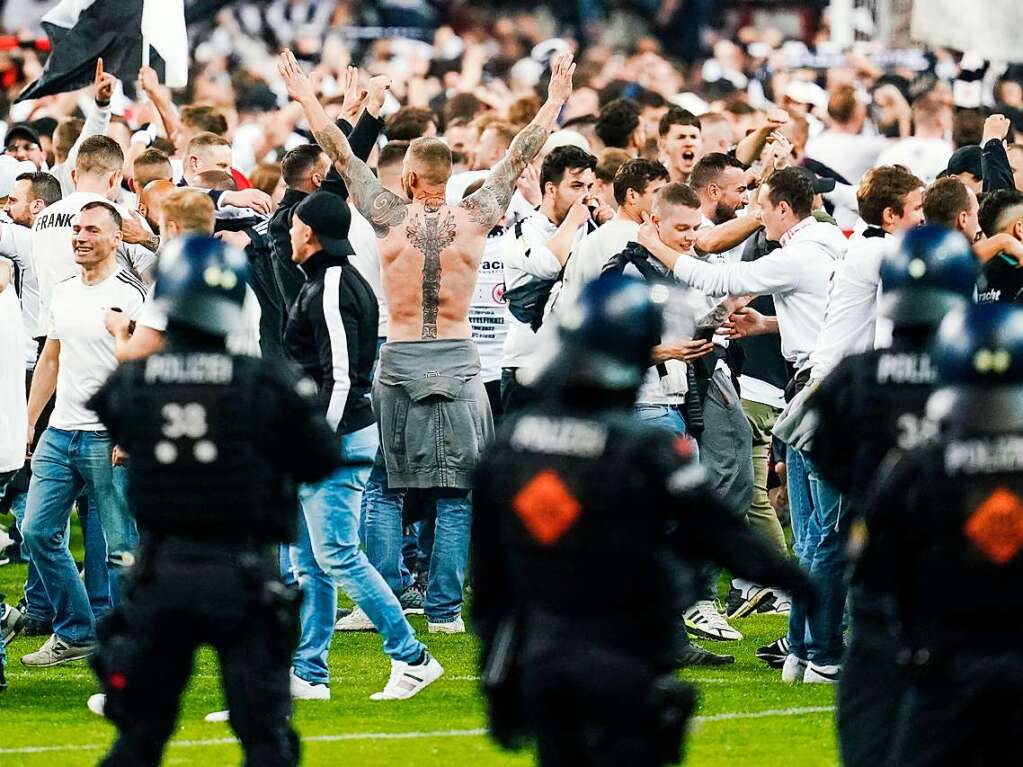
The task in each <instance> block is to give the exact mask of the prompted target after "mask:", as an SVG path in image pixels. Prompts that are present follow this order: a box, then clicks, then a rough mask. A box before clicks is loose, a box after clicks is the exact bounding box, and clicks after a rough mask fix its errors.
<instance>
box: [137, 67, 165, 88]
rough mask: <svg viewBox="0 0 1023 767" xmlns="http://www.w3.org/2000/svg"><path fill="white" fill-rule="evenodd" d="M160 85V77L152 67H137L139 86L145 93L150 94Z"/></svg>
mask: <svg viewBox="0 0 1023 767" xmlns="http://www.w3.org/2000/svg"><path fill="white" fill-rule="evenodd" d="M159 87H160V77H159V75H157V74H156V70H155V69H153V68H152V67H140V68H139V88H141V89H142V90H143V91H144V92H145V93H147V94H152V93H154V92H155V91H156V89H157V88H159Z"/></svg>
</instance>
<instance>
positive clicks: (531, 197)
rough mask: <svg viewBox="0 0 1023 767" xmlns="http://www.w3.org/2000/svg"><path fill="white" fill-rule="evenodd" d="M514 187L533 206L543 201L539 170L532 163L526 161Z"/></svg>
mask: <svg viewBox="0 0 1023 767" xmlns="http://www.w3.org/2000/svg"><path fill="white" fill-rule="evenodd" d="M515 188H516V189H518V190H519V192H520V193H521V194H522V196H523V197H524V198H525V199H526V202H528V203H529V204H530V205H532V206H533V207H534V208H535V207H536V206H537V205H539V204H540V203H541V202H543V195H542V194H541V192H540V172H539V171H538V170H537V169H536V166H535V165H533V163H528V164H527V165H526V167H525V170H523V171H522V174H521V175H520V176H519V177H518V180H516V182H515Z"/></svg>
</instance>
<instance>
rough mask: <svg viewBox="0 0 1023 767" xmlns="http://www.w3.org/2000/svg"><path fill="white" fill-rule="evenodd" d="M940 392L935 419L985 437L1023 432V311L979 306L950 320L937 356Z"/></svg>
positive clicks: (932, 404)
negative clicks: (963, 426)
mask: <svg viewBox="0 0 1023 767" xmlns="http://www.w3.org/2000/svg"><path fill="white" fill-rule="evenodd" d="M931 362H932V364H933V365H934V366H935V371H936V373H937V379H938V385H939V386H940V387H941V388H939V389H938V390H937V391H936V392H935V393H934V394H933V395H932V396H931V398H930V400H929V402H928V403H927V415H928V417H929V418H932V419H934V420H939V421H948V420H949V419H953V420H955V421H956V422H959V423H964V424H967V425H969V426H971V427H977V428H979V429H980V430H982V431H985V430H986V431H1003V430H1015V429H1019V428H1023V307H1021V306H1018V305H1016V304H1009V303H998V304H977V305H969V306H967V307H963V308H960V309H959V310H957V311H954V312H952V313H951V314H949V316H948V317H946V318H945V320H944V321H943V322H942V323H941V326H940V327H939V328H938V333H937V336H936V337H935V340H934V345H933V348H932V350H931Z"/></svg>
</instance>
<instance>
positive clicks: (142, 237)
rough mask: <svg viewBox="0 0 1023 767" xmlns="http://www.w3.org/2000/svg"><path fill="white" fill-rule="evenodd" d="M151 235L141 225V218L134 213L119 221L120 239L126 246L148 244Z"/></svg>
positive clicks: (143, 225) (144, 226) (142, 224)
mask: <svg viewBox="0 0 1023 767" xmlns="http://www.w3.org/2000/svg"><path fill="white" fill-rule="evenodd" d="M152 236H153V233H152V232H150V231H149V229H147V228H146V225H145V224H144V223H142V216H140V215H139V214H138V213H136V212H135V211H130V215H128V216H124V217H123V218H122V219H121V239H122V240H124V242H125V243H126V244H128V245H137V244H139V243H143V242H148V241H149V239H150V238H151V237H152Z"/></svg>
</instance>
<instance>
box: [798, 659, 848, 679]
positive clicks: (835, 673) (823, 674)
mask: <svg viewBox="0 0 1023 767" xmlns="http://www.w3.org/2000/svg"><path fill="white" fill-rule="evenodd" d="M841 675H842V667H841V666H818V665H817V664H816V663H807V664H806V671H804V672H803V682H804V683H806V684H838V678H839V677H840V676H841Z"/></svg>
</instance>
